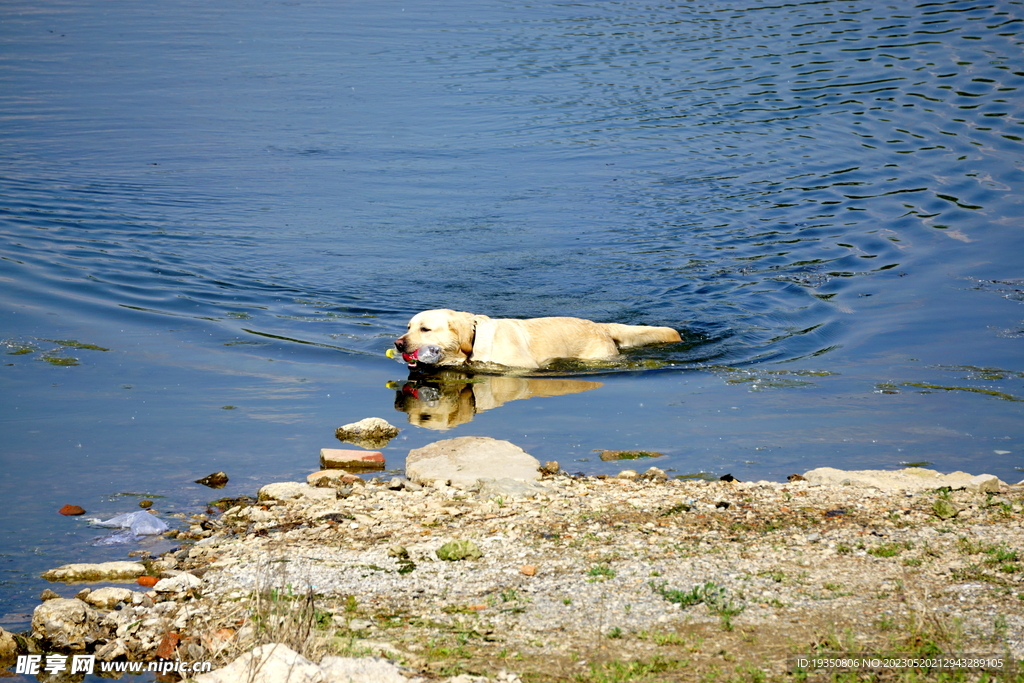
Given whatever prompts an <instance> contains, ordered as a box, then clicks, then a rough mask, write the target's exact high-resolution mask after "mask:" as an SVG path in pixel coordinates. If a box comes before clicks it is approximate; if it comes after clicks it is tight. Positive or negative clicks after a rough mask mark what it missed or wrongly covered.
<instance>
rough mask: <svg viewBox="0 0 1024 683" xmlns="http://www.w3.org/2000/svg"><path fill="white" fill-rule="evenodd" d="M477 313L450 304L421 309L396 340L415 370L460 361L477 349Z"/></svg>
mask: <svg viewBox="0 0 1024 683" xmlns="http://www.w3.org/2000/svg"><path fill="white" fill-rule="evenodd" d="M476 317H477V316H474V315H473V314H472V313H464V312H462V311H452V310H450V309H447V308H439V309H435V310H432V311H423V312H422V313H417V314H416V315H414V316H413V317H412V320H410V321H409V325H408V331H407V332H406V333H405V334H403V335H402V336H401V337H399V338H398V339H396V340H395V348H396V349H398V351H399V352H400V353H401V354H402V360H404V361H405V362H406V364H407V365H408V366H409V367H410V368H411V369H413V370H418V369H422V367H424V366H427V367H429V366H435V365H460V364H462V363H465V362H466V359H467V358H469V354H470V353H472V352H473V336H474V330H475V323H476V320H475V319H476Z"/></svg>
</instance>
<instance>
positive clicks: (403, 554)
mask: <svg viewBox="0 0 1024 683" xmlns="http://www.w3.org/2000/svg"><path fill="white" fill-rule="evenodd" d="M388 557H397V558H398V559H401V560H405V559H408V558H409V551H408V549H406V547H405V546H404V545H393V546H391V547H390V548H388Z"/></svg>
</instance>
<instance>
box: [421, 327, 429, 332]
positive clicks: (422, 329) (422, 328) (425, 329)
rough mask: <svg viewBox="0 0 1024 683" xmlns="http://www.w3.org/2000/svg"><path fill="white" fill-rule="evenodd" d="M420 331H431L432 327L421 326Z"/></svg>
mask: <svg viewBox="0 0 1024 683" xmlns="http://www.w3.org/2000/svg"><path fill="white" fill-rule="evenodd" d="M420 332H430V328H428V327H421V328H420Z"/></svg>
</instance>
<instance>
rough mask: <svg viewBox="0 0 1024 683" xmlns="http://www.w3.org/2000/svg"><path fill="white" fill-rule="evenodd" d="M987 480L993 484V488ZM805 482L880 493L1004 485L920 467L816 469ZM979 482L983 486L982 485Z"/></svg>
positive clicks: (806, 476)
mask: <svg viewBox="0 0 1024 683" xmlns="http://www.w3.org/2000/svg"><path fill="white" fill-rule="evenodd" d="M987 477H991V478H992V479H993V480H995V482H996V483H995V484H993V483H992V482H991V481H990V480H989V479H987ZM804 478H805V479H806V480H807V481H809V482H810V483H812V484H825V485H832V486H835V485H842V486H857V487H870V488H876V489H880V490H882V491H928V490H930V489H937V488H942V487H945V486H948V487H949V488H951V489H964V488H966V489H969V488H970V486H971V485H972V482H974V481H975V480H978V483H976V484H974V485H975V486H978V487H982V486H986V487H992V486H996V487H997V488H996V489H994V490H998V486H1000V485H1003V486H1005V484H1003V483H1002V482H1000V481H999V480H998V479H996V478H995V477H992V475H978V476H977V477H974V476H972V475H970V474H968V473H966V472H951V473H949V474H942V473H941V472H936V471H935V470H929V469H925V468H923V467H907V468H905V469H902V470H895V471H889V470H851V471H845V470H837V469H835V468H833V467H819V468H817V469H814V470H811V471H810V472H805V473H804ZM982 481H983V482H984V483H982ZM977 490H981V491H987V490H990V489H989V488H978V489H977Z"/></svg>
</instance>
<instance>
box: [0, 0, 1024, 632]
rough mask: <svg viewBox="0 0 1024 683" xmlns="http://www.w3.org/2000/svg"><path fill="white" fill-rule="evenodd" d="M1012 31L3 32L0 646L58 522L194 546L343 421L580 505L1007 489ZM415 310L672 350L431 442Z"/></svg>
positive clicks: (435, 419)
mask: <svg viewBox="0 0 1024 683" xmlns="http://www.w3.org/2000/svg"><path fill="white" fill-rule="evenodd" d="M1022 26H1024V6H1022V3H1020V2H1006V1H996V2H928V3H922V4H919V5H906V4H899V5H898V6H892V7H890V6H876V5H875V4H873V3H863V2H827V1H826V2H813V3H811V2H809V3H785V4H778V3H773V2H770V1H767V0H765V1H762V2H757V1H754V0H749V1H745V2H728V3H722V2H691V3H685V4H677V3H653V4H651V3H647V4H643V3H633V2H615V3H593V4H580V3H573V4H568V3H565V4H548V3H540V4H528V3H521V2H499V1H493V0H492V1H486V2H473V3H454V2H453V3H436V2H435V3H412V4H410V5H406V6H404V7H403V6H401V5H399V4H397V3H380V2H346V3H334V2H302V3H285V2H255V3H241V2H231V1H230V0H225V1H223V2H201V3H200V2H188V1H186V2H179V3H173V4H170V5H167V4H163V5H153V4H139V3H134V2H126V1H120V0H104V2H94V1H93V0H80V1H76V2H73V1H67V2H61V1H59V0H48V1H44V2H31V3H30V2H19V1H17V0H12V1H11V2H6V3H4V4H3V6H2V7H0V341H2V343H3V345H4V347H5V353H6V355H2V356H0V360H2V365H0V420H2V425H0V434H2V437H0V439H2V441H0V495H2V499H3V503H4V504H3V505H2V506H0V508H2V512H0V515H2V519H0V530H2V532H0V533H2V534H3V537H2V540H0V626H4V627H6V628H11V629H16V628H22V627H24V626H25V625H26V623H27V616H26V615H27V614H28V613H29V612H30V610H31V609H32V607H33V606H34V605H35V604H36V597H37V595H38V593H39V591H40V590H41V589H42V588H43V587H44V585H43V582H41V581H40V580H39V579H38V578H37V576H38V573H39V572H40V571H42V570H44V569H46V568H48V567H50V566H55V565H58V564H62V563H65V562H71V561H86V560H101V559H120V558H121V557H123V555H124V553H125V552H126V550H127V549H125V548H114V549H112V548H97V547H94V546H91V545H90V541H91V540H92V539H93V538H94V537H96V536H99V535H100V532H99V531H98V530H96V529H90V528H88V527H87V525H86V524H85V522H83V521H81V520H75V519H69V518H64V517H60V516H59V515H56V513H55V511H56V509H57V508H59V507H60V506H61V505H63V504H64V503H76V504H79V505H82V506H83V507H85V508H87V510H89V513H90V516H99V517H106V516H112V515H113V514H116V513H119V512H123V511H129V510H131V509H133V506H134V505H135V501H136V500H137V499H136V498H134V497H131V496H123V495H119V494H123V493H145V494H148V495H151V496H163V497H162V498H154V500H156V501H157V507H158V508H159V509H160V510H161V511H162V512H164V513H167V514H171V513H186V514H192V513H194V512H199V511H202V509H203V507H204V503H205V502H206V501H208V500H211V499H213V498H216V497H218V496H220V495H242V494H251V493H253V492H254V491H255V489H256V488H257V487H258V486H259V485H261V484H262V483H266V482H269V481H274V480H281V479H296V478H300V477H303V476H304V475H305V474H306V473H308V472H309V471H312V470H314V469H316V466H317V453H318V451H319V449H320V448H322V447H330V446H332V445H335V444H336V442H335V441H334V439H333V431H334V429H335V428H336V427H337V426H339V425H341V424H344V423H347V422H351V421H354V420H357V419H360V418H362V417H366V416H370V415H376V416H381V417H385V418H387V419H389V420H391V421H392V422H393V423H395V424H398V425H399V426H402V427H403V428H404V429H403V432H402V434H401V436H400V437H399V439H397V440H396V441H394V442H392V444H391V445H390V446H389V447H387V448H386V449H385V455H386V456H387V457H388V463H389V465H388V466H389V468H395V469H398V468H401V466H402V464H403V462H404V456H405V454H406V452H407V451H408V449H409V448H411V447H416V446H420V445H423V444H425V443H428V442H431V441H433V440H436V439H438V438H442V437H444V436H459V435H469V434H472V435H484V436H493V437H496V438H504V439H509V440H511V441H513V442H515V443H517V444H519V445H521V446H523V447H524V448H526V450H528V451H529V452H531V453H533V454H534V455H536V456H537V457H538V458H540V459H541V460H547V459H556V460H559V461H560V462H561V463H562V464H563V466H564V467H566V468H567V469H569V470H571V471H585V472H588V473H600V472H611V471H616V470H617V469H618V468H617V467H616V466H615V465H614V464H612V463H602V462H601V461H599V460H597V459H596V458H595V457H594V453H593V450H594V449H603V448H611V449H624V448H644V449H648V450H658V451H661V452H664V453H665V454H666V457H665V458H663V459H661V460H660V461H659V462H658V463H657V464H659V465H660V466H662V467H665V468H668V469H671V470H674V471H675V472H676V473H678V474H684V473H695V472H707V473H712V474H716V475H717V474H724V473H726V472H730V473H732V474H734V475H735V476H737V477H739V478H741V479H761V478H767V479H776V480H777V479H781V478H783V477H785V476H786V475H788V474H790V473H792V472H797V471H803V470H806V469H810V468H812V467H817V466H822V465H830V466H837V467H845V468H866V467H871V468H896V467H899V466H901V463H908V462H922V461H924V462H930V463H932V466H933V467H935V468H936V469H940V470H944V471H950V470H956V469H963V470H967V471H972V472H990V473H992V474H996V475H998V476H1000V477H1001V478H1003V479H1004V480H1008V481H1010V480H1012V481H1017V480H1018V479H1020V478H1021V477H1022V476H1024V475H1021V468H1024V419H1022V416H1024V415H1022V414H1024V410H1022V408H1024V402H1022V400H1024V307H1022V305H1021V304H1022V302H1024V268H1022V265H1021V264H1022V263H1024V218H1022V216H1024V206H1022V203H1024V193H1022V192H1021V188H1022V187H1024V125H1022V119H1021V111H1022V110H1024V107H1022V105H1024V97H1022V87H1024V71H1022V69H1021V66H1020V65H1021V64H1024V54H1022V53H1024V50H1022V33H1021V27H1022ZM442 306H444V307H450V308H456V309H462V310H470V311H474V312H479V313H485V314H488V315H491V316H494V317H503V316H504V317H527V316H541V315H576V316H581V317H587V318H592V319H596V320H602V321H618V322H626V323H644V324H656V325H670V326H673V327H676V328H677V329H680V330H681V331H682V333H683V336H684V343H683V344H680V345H677V346H672V347H667V348H659V349H653V350H642V351H639V352H634V353H631V354H630V355H629V356H628V358H627V359H626V360H625V362H624V363H622V364H621V365H620V366H619V367H618V368H613V369H609V370H607V371H604V372H600V373H593V372H582V371H576V370H575V369H572V368H570V369H565V368H563V370H562V372H561V373H556V374H559V376H561V377H563V378H564V377H566V376H568V377H570V378H572V376H573V375H581V376H580V377H577V378H576V379H580V380H586V381H592V382H600V383H602V386H600V387H599V388H589V389H588V390H586V391H576V392H575V393H565V390H564V385H561V386H562V387H563V389H562V390H555V389H554V388H553V387H554V386H555V385H548V386H549V389H550V390H549V391H548V393H557V394H561V395H557V396H547V397H535V398H531V399H529V400H513V401H508V402H506V403H504V405H500V406H495V407H493V408H491V409H489V410H486V411H484V412H479V413H477V414H475V415H474V414H472V411H470V414H468V415H466V414H458V415H452V414H451V413H450V411H448V412H445V411H444V410H443V409H441V412H442V413H444V414H443V415H437V414H433V415H431V416H430V417H431V420H432V422H430V424H431V425H432V426H434V427H436V426H438V425H439V423H443V424H445V425H450V426H451V428H450V429H448V430H447V431H444V432H442V431H439V430H437V429H429V428H424V427H422V426H418V425H417V424H411V423H410V422H409V421H408V420H407V416H406V414H405V412H403V411H400V410H397V409H396V398H398V404H397V405H398V406H399V407H401V408H403V409H405V410H411V411H412V414H413V415H414V416H418V415H420V413H421V412H423V411H424V406H422V405H420V406H416V405H412V406H410V405H408V404H407V403H405V402H403V400H402V399H401V398H400V397H399V396H398V395H397V394H396V391H395V389H394V388H389V387H388V386H387V384H388V383H389V382H401V381H403V380H405V379H406V377H405V373H404V371H403V368H402V366H400V365H399V364H396V363H394V362H393V361H389V360H388V359H386V358H385V357H384V356H383V352H384V350H385V349H386V348H387V347H388V346H389V345H390V343H391V341H392V340H393V339H394V337H395V336H397V335H398V334H399V333H400V332H401V331H402V329H403V328H404V324H405V322H406V320H407V319H408V317H410V316H411V315H412V314H413V313H415V312H416V311H418V310H421V309H426V308H435V307H442ZM68 342H75V343H68ZM83 346H95V347H100V348H102V349H106V350H99V349H96V348H82V347H83ZM587 386H589V385H587ZM576 388H577V389H580V388H584V385H580V386H577V387H576ZM456 389H457V390H458V391H462V390H463V389H464V387H456ZM532 390H533V391H534V392H535V393H538V392H539V393H544V392H545V389H543V387H542V385H541V384H538V385H535V386H534V387H532ZM476 400H478V401H481V399H480V398H479V397H477V398H476ZM479 405H480V406H481V407H483V402H482V401H481V402H480V403H479ZM428 407H429V406H428ZM435 408H436V406H435ZM435 413H436V411H435ZM413 421H414V422H418V423H420V424H422V423H423V421H422V420H421V419H420V418H419V417H414V418H413ZM215 470H225V471H227V472H228V474H229V476H230V477H231V483H230V484H229V485H228V487H227V488H226V489H224V490H223V491H222V492H211V491H210V490H208V489H205V488H203V487H201V486H199V485H196V484H193V483H191V482H192V480H194V479H197V478H199V477H201V476H204V475H205V474H208V473H210V472H212V471H215ZM165 518H166V519H168V520H169V521H174V520H173V518H169V517H165ZM58 590H62V591H64V592H65V593H73V592H74V589H73V588H64V587H58Z"/></svg>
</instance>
